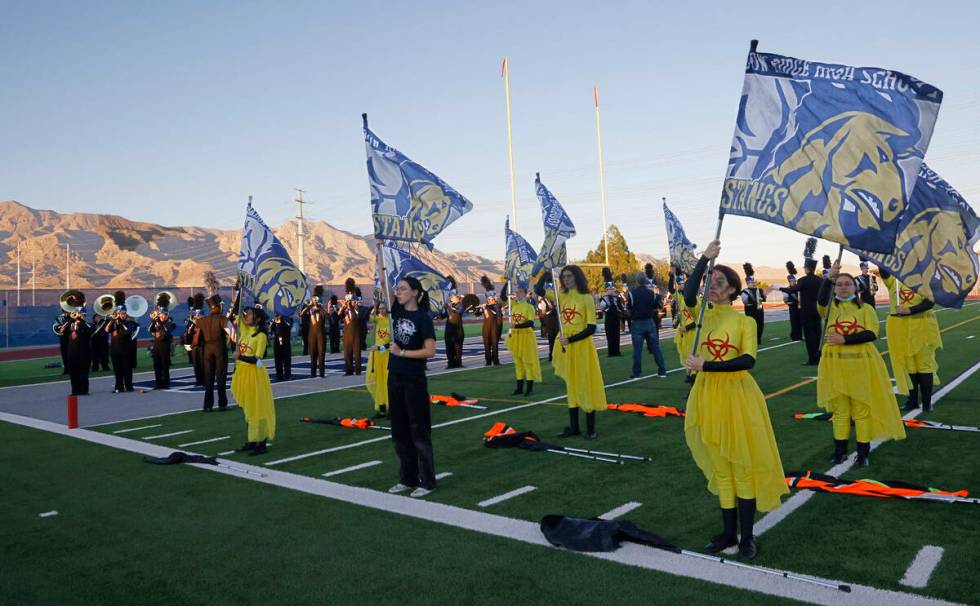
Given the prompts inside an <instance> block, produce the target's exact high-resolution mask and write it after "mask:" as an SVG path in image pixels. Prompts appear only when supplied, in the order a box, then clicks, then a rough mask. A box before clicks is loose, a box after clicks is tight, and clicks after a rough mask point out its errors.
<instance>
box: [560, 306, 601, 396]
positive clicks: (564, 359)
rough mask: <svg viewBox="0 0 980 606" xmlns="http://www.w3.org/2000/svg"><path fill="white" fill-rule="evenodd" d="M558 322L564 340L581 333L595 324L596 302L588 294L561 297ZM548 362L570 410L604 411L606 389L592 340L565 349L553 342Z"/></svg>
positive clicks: (580, 341)
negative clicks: (561, 382)
mask: <svg viewBox="0 0 980 606" xmlns="http://www.w3.org/2000/svg"><path fill="white" fill-rule="evenodd" d="M558 321H559V322H561V327H562V331H563V333H564V335H565V336H566V337H571V336H573V335H576V334H578V333H580V332H582V331H583V330H585V327H586V325H588V324H595V323H596V319H595V299H593V298H592V295H591V294H589V293H585V294H582V293H579V292H572V291H569V292H563V293H560V294H559V295H558ZM551 359H552V362H551V363H552V365H553V366H554V368H555V374H556V375H558V376H559V377H561V378H562V379H564V380H565V387H566V388H567V390H568V407H569V408H581V409H582V410H584V411H585V412H587V413H588V412H596V411H599V410H605V409H606V388H605V386H604V385H603V382H602V369H601V368H600V367H599V355H598V354H597V353H596V349H595V343H594V342H593V341H592V337H588V338H586V339H581V340H579V341H575V342H574V343H569V344H568V345H567V346H566V347H565V348H564V349H563V348H562V345H561V342H560V341H559V340H558V339H555V346H554V348H553V349H552V352H551Z"/></svg>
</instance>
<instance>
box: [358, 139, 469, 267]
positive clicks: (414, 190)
mask: <svg viewBox="0 0 980 606" xmlns="http://www.w3.org/2000/svg"><path fill="white" fill-rule="evenodd" d="M364 141H365V143H366V144H367V171H368V179H369V180H370V182H371V214H372V218H373V220H374V237H375V238H376V239H380V240H394V241H403V242H421V243H422V244H425V245H426V246H427V247H429V249H430V250H431V249H432V239H433V238H435V237H436V236H437V235H439V233H440V232H441V231H442V230H444V229H446V227H447V226H448V225H449V224H450V223H452V222H453V221H455V220H456V219H459V218H460V217H462V216H463V215H465V214H466V213H468V212H470V210H472V208H473V203H472V202H470V201H469V200H467V199H466V198H464V197H463V196H462V195H461V194H460V193H459V192H457V191H456V190H455V189H453V188H452V187H450V186H449V184H447V183H446V182H445V181H443V180H442V179H440V178H439V177H437V176H436V175H434V174H433V173H431V172H429V171H428V170H426V169H425V168H424V167H423V166H422V165H421V164H417V163H415V162H412V161H411V160H409V159H408V158H407V157H405V155H404V154H402V153H401V152H400V151H398V150H397V149H395V148H394V147H389V146H388V145H386V144H385V143H384V141H382V140H381V139H379V138H378V137H377V136H376V135H375V134H374V133H372V132H371V131H370V130H369V129H368V127H367V123H366V122H365V125H364Z"/></svg>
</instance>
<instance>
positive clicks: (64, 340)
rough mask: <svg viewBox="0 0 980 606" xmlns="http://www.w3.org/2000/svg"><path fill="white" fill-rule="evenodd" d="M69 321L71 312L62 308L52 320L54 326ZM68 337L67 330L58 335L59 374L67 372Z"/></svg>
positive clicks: (65, 323) (64, 324)
mask: <svg viewBox="0 0 980 606" xmlns="http://www.w3.org/2000/svg"><path fill="white" fill-rule="evenodd" d="M69 322H71V314H70V313H68V312H67V311H64V310H62V312H61V313H60V314H58V317H57V318H55V321H54V323H55V325H56V326H66V325H67V324H68V323H69ZM68 337H69V334H68V331H67V330H65V331H62V333H61V334H59V335H58V351H59V352H60V353H61V374H63V375H67V374H69V372H68Z"/></svg>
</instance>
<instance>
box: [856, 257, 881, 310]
mask: <svg viewBox="0 0 980 606" xmlns="http://www.w3.org/2000/svg"><path fill="white" fill-rule="evenodd" d="M858 267H860V268H861V275H860V276H858V277H857V278H855V279H854V281H855V282H857V287H858V296H859V297H861V302H862V303H867V304H868V305H870V306H871V307H874V306H875V294H876V293H877V292H878V279H877V278H875V277H874V276H873V275H872V274H871V271H870V266H869V265H868V260H867V259H866V258H865V257H860V265H859V266H858Z"/></svg>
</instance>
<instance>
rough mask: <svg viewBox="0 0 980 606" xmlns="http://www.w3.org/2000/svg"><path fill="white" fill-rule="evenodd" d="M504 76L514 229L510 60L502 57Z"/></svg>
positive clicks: (515, 226)
mask: <svg viewBox="0 0 980 606" xmlns="http://www.w3.org/2000/svg"><path fill="white" fill-rule="evenodd" d="M500 71H501V74H500V75H501V76H503V77H504V96H505V98H506V100H507V160H508V161H509V163H510V212H511V215H512V216H513V217H514V229H517V186H516V185H515V183H514V139H513V136H512V135H511V128H510V62H509V61H508V60H507V57H504V64H503V66H502V67H501V70H500Z"/></svg>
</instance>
